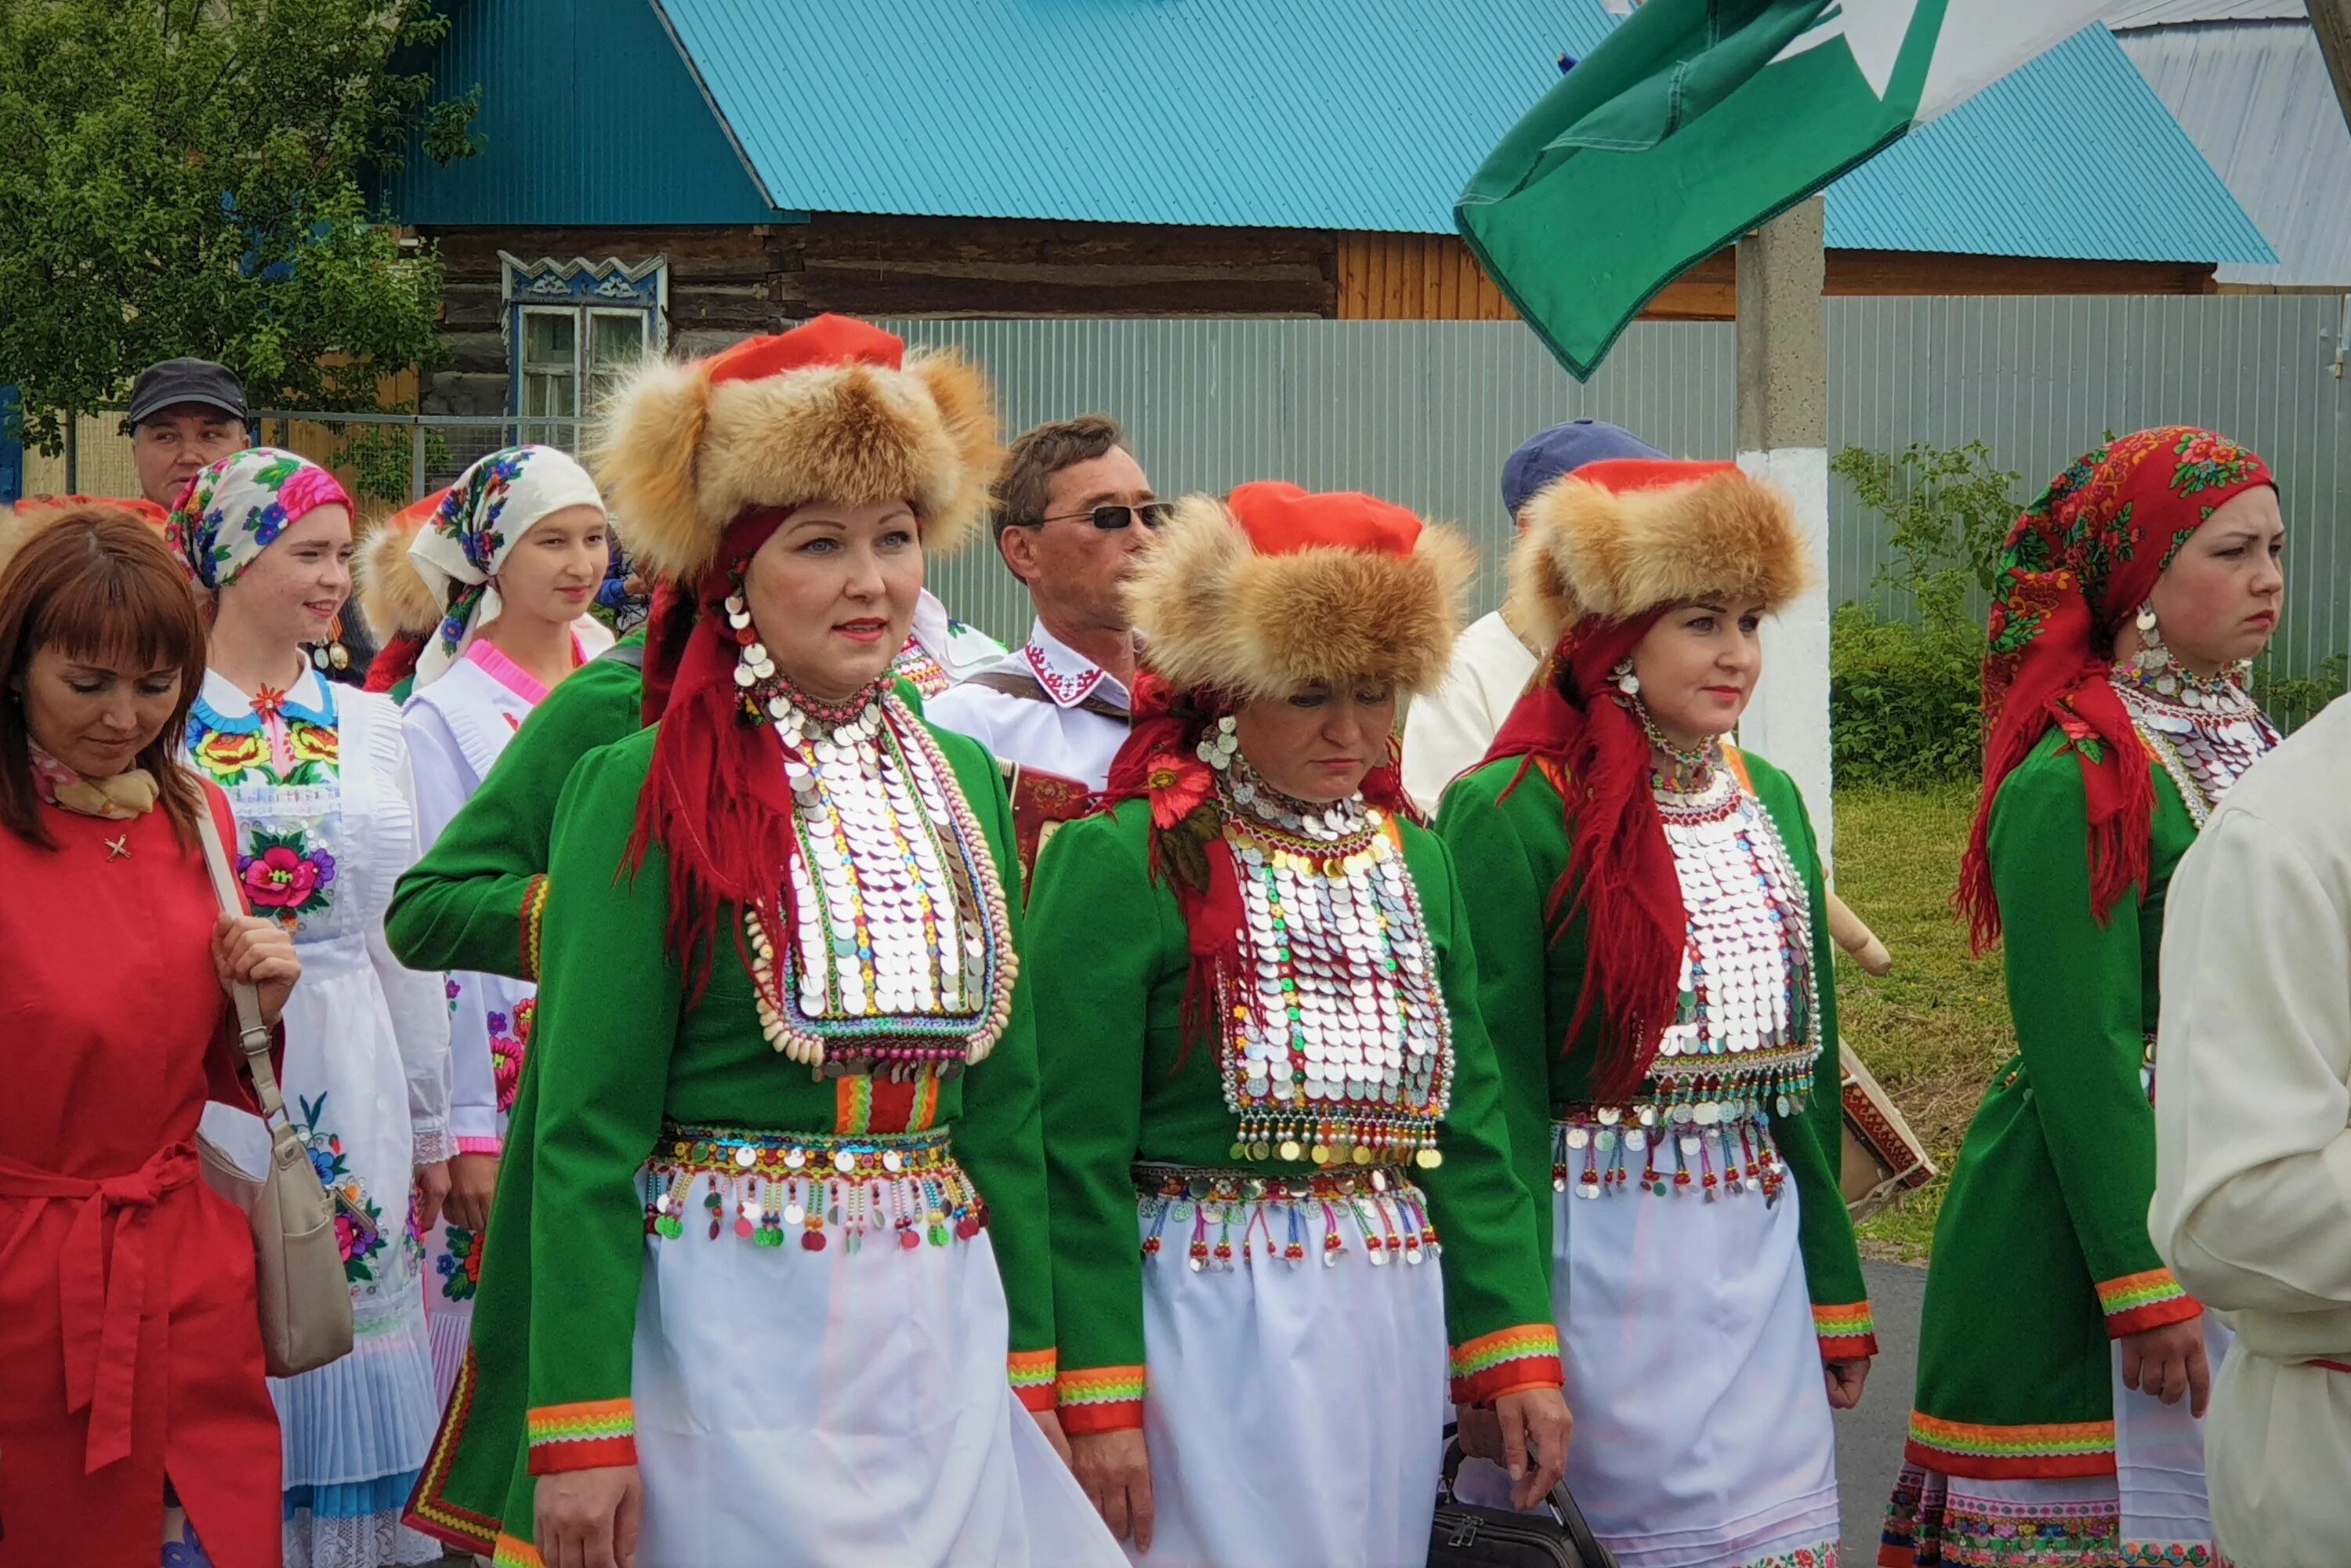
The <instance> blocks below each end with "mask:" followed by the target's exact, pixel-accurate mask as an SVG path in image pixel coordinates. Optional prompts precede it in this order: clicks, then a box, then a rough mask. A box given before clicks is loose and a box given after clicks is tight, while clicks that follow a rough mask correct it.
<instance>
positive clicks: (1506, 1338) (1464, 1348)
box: [1453, 1323, 1563, 1405]
mask: <svg viewBox="0 0 2351 1568" xmlns="http://www.w3.org/2000/svg"><path fill="white" fill-rule="evenodd" d="M1562 1381H1563V1380H1562V1377H1561V1376H1560V1370H1559V1330H1558V1329H1557V1328H1555V1327H1553V1326H1552V1324H1550V1323H1522V1324H1520V1325H1519V1326H1518V1327H1516V1328H1507V1329H1503V1330H1502V1331H1500V1332H1499V1333H1489V1334H1480V1335H1479V1336H1478V1337H1477V1338H1476V1339H1473V1340H1465V1341H1463V1342H1462V1343H1459V1344H1457V1345H1455V1346H1454V1347H1453V1402H1454V1403H1455V1404H1456V1405H1474V1404H1478V1403H1480V1402H1482V1401H1485V1400H1489V1399H1499V1398H1500V1397H1501V1396H1503V1395H1505V1394H1515V1393H1517V1392H1519V1391H1520V1389H1523V1388H1557V1387H1559V1386H1560V1385H1561V1384H1562Z"/></svg>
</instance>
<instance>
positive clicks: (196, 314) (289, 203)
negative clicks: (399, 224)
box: [0, 0, 479, 451]
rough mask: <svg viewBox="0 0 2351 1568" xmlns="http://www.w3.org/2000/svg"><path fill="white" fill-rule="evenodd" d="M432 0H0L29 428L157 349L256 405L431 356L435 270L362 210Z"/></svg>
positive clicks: (462, 120)
mask: <svg viewBox="0 0 2351 1568" xmlns="http://www.w3.org/2000/svg"><path fill="white" fill-rule="evenodd" d="M448 25H449V24H448V20H447V18H446V17H445V16H442V15H441V14H440V13H439V12H438V11H437V10H436V9H435V8H434V0H0V301H5V306H0V381H14V382H19V383H20V384H21V385H22V387H23V394H24V395H23V409H24V419H25V423H26V436H27V438H28V439H30V440H31V441H33V442H34V443H35V444H38V445H41V446H43V447H45V448H47V450H50V451H55V450H56V449H57V446H58V444H59V443H60V441H61V439H62V431H63V426H62V423H61V421H60V418H59V416H60V415H61V414H65V413H79V412H84V411H87V410H89V409H93V408H97V407H101V406H104V405H105V404H108V403H110V402H117V401H119V400H120V399H121V398H122V397H123V396H124V395H125V393H126V392H127V390H128V386H129V382H130V380H131V377H132V376H133V375H135V374H136V373H137V372H138V371H139V370H140V369H141V367H142V366H144V365H147V364H149V363H152V361H156V360H161V359H167V358H170V357H172V356H173V355H177V354H196V355H201V356H203V357H204V358H208V359H214V360H218V361H222V362H223V363H225V364H226V365H228V366H230V367H231V368H232V369H234V370H235V371H237V372H238V373H240V374H241V375H243V376H244V377H245V380H246V389H247V392H248V394H249V395H250V396H251V398H252V400H253V402H255V404H256V406H266V405H271V404H276V405H279V406H295V407H303V408H322V409H337V408H343V409H358V408H371V407H373V406H375V402H376V397H377V392H378V388H379V386H380V384H381V381H382V379H383V378H384V377H385V376H387V375H390V374H392V373H394V372H397V371H401V370H404V369H406V368H408V367H409V366H412V365H429V364H430V363H431V362H432V361H434V356H435V352H436V341H435V338H434V321H435V319H436V317H437V315H438V313H439V305H440V289H441V270H440V264H439V262H438V260H437V259H436V258H435V257H434V256H433V255H432V253H431V252H430V251H429V250H428V249H426V248H424V247H422V246H416V245H415V244H413V242H403V241H402V239H401V238H400V236H399V235H398V233H397V231H396V230H394V229H393V228H392V227H391V226H389V225H388V224H386V223H381V222H378V221H376V219H375V217H374V216H373V215H372V214H371V213H370V211H369V209H368V203H367V199H366V196H365V195H364V193H363V182H364V181H365V180H367V179H368V178H370V177H371V176H372V175H373V174H375V173H377V172H381V171H385V170H389V169H393V168H396V167H398V166H399V163H400V162H401V157H402V148H403V147H404V146H406V145H407V144H408V141H409V138H410V137H411V136H412V135H416V136H418V137H419V138H420V140H421V144H422V146H423V151H424V152H425V153H426V155H428V156H430V157H433V158H434V159H435V160H436V161H439V162H447V161H448V160H450V159H451V158H454V157H460V156H465V155H466V154H468V153H470V152H472V151H473V148H472V144H471V141H470V132H469V125H470V122H471V120H472V117H473V113H474V110H475V107H476V105H477V104H478V101H479V89H475V90H474V91H473V92H471V93H469V94H467V95H466V96H465V97H463V98H461V99H455V100H451V101H444V102H440V103H432V102H429V101H428V100H429V99H430V98H431V96H432V78H431V77H430V76H429V75H428V74H426V73H425V71H424V70H423V68H422V65H423V60H424V59H425V58H426V57H428V56H429V53H430V51H431V48H432V47H433V46H434V44H436V43H437V42H438V41H439V40H440V39H441V38H442V37H444V36H445V34H446V32H447V28H448Z"/></svg>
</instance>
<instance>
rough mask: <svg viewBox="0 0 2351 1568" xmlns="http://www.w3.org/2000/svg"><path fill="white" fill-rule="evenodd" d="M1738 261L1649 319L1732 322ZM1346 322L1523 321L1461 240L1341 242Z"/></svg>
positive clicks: (1652, 304)
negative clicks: (1732, 268) (1732, 267)
mask: <svg viewBox="0 0 2351 1568" xmlns="http://www.w3.org/2000/svg"><path fill="white" fill-rule="evenodd" d="M1735 293H1736V290H1735V289H1734V287H1733V286H1732V272H1731V265H1730V253H1729V251H1724V252H1722V253H1720V254H1719V255H1717V256H1708V258H1707V259H1706V260H1704V261H1702V262H1700V263H1698V265H1697V266H1696V267H1692V268H1691V269H1690V270H1689V271H1688V272H1687V273H1685V274H1683V275H1682V276H1681V277H1678V278H1677V279H1675V280H1674V281H1673V282H1672V283H1670V284H1668V285H1667V286H1666V287H1665V289H1664V290H1663V291H1662V292H1661V293H1659V294H1658V296H1657V297H1656V298H1655V299H1652V300H1651V301H1649V306H1648V308H1647V309H1646V310H1644V311H1643V312H1642V315H1644V316H1645V317H1647V318H1648V319H1652V320H1659V321H1727V320H1729V319H1730V318H1731V316H1732V314H1733V308H1734V306H1735V304H1736V299H1735ZM1338 313H1339V319H1341V320H1343V321H1432V320H1435V321H1515V320H1517V319H1518V312H1517V311H1516V310H1513V309H1512V308H1510V301H1509V300H1508V299H1505V298H1503V297H1502V291H1501V290H1500V289H1499V288H1498V287H1495V286H1494V280H1493V279H1492V278H1490V277H1487V276H1486V273H1485V270H1484V269H1483V268H1482V267H1479V265H1478V261H1477V258H1476V257H1475V256H1471V255H1470V254H1469V247H1468V246H1467V245H1464V244H1463V243H1462V242H1461V240H1460V238H1459V237H1458V235H1395V234H1343V235H1340V236H1339V312H1338Z"/></svg>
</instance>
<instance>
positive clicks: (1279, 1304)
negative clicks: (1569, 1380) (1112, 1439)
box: [1127, 1198, 1448, 1568]
mask: <svg viewBox="0 0 2351 1568" xmlns="http://www.w3.org/2000/svg"><path fill="white" fill-rule="evenodd" d="M1262 1207H1263V1209H1264V1210H1265V1214H1264V1224H1263V1226H1262V1227H1261V1234H1263V1235H1265V1236H1266V1237H1269V1238H1283V1237H1287V1236H1288V1235H1289V1234H1290V1213H1289V1210H1290V1205H1288V1204H1283V1203H1267V1204H1265V1205H1263V1206H1262ZM1310 1207H1311V1208H1312V1209H1313V1212H1312V1213H1311V1218H1304V1219H1302V1220H1301V1225H1302V1228H1303V1232H1304V1234H1305V1235H1306V1237H1307V1242H1306V1246H1305V1251H1306V1257H1305V1259H1304V1260H1302V1261H1301V1262H1298V1263H1290V1262H1288V1261H1284V1260H1282V1259H1281V1258H1280V1256H1279V1255H1278V1252H1277V1251H1276V1250H1275V1249H1271V1248H1257V1247H1252V1248H1250V1249H1249V1250H1248V1251H1247V1252H1246V1254H1245V1255H1243V1256H1240V1257H1238V1258H1235V1259H1233V1260H1228V1261H1229V1266H1213V1267H1209V1268H1206V1269H1202V1270H1193V1269H1191V1268H1190V1267H1189V1266H1188V1265H1189V1260H1188V1259H1187V1257H1186V1249H1185V1248H1184V1247H1183V1246H1182V1245H1180V1244H1179V1240H1178V1239H1177V1237H1178V1232H1179V1230H1180V1229H1182V1228H1186V1227H1187V1226H1188V1223H1189V1219H1188V1217H1187V1216H1182V1215H1173V1216H1170V1217H1169V1218H1172V1219H1174V1220H1175V1223H1174V1224H1165V1223H1163V1221H1162V1218H1161V1216H1160V1210H1159V1207H1156V1206H1155V1203H1154V1200H1151V1199H1148V1198H1146V1199H1145V1200H1144V1207H1143V1210H1142V1215H1141V1227H1142V1233H1143V1235H1144V1237H1145V1238H1146V1239H1147V1238H1149V1237H1150V1236H1151V1235H1152V1234H1153V1233H1154V1232H1155V1230H1157V1231H1158V1232H1159V1233H1160V1234H1161V1235H1162V1237H1163V1239H1165V1249H1163V1250H1162V1251H1160V1252H1158V1253H1155V1254H1153V1255H1150V1256H1148V1257H1146V1259H1145V1261H1144V1270H1143V1322H1144V1362H1145V1366H1146V1382H1145V1390H1144V1406H1143V1409H1144V1440H1145V1442H1146V1443H1147V1444H1148V1446H1149V1448H1150V1451H1151V1493H1152V1500H1153V1505H1154V1507H1155V1511H1156V1512H1157V1528H1156V1531H1155V1535H1154V1539H1153V1542H1152V1546H1151V1550H1150V1551H1149V1552H1147V1553H1140V1554H1138V1553H1137V1552H1134V1548H1133V1545H1132V1543H1128V1551H1127V1555H1128V1556H1129V1558H1131V1559H1132V1560H1133V1561H1134V1562H1135V1563H1141V1564H1144V1568H1314V1565H1321V1564H1346V1565H1347V1568H1421V1565H1422V1564H1424V1563H1426V1562H1427V1561H1428V1529H1429V1521H1430V1519H1431V1518H1432V1517H1433V1516H1434V1514H1435V1512H1436V1499H1437V1472H1438V1469H1439V1467H1440V1464H1441V1461H1442V1459H1443V1455H1444V1423H1445V1420H1446V1416H1447V1409H1448V1406H1447V1343H1446V1335H1445V1287H1444V1283H1443V1281H1442V1280H1441V1279H1440V1278H1439V1274H1438V1268H1437V1260H1436V1259H1435V1257H1434V1256H1428V1257H1427V1259H1426V1261H1413V1262H1406V1261H1405V1259H1404V1258H1400V1257H1394V1256H1392V1255H1389V1254H1386V1253H1382V1254H1379V1256H1380V1257H1381V1261H1380V1262H1379V1263H1378V1264H1376V1265H1375V1264H1374V1262H1373V1261H1372V1258H1373V1256H1374V1254H1373V1253H1372V1251H1371V1250H1370V1249H1367V1248H1366V1247H1365V1246H1364V1241H1363V1237H1362V1235H1361V1234H1360V1233H1359V1232H1358V1231H1357V1230H1356V1228H1355V1225H1354V1221H1353V1219H1351V1218H1350V1219H1341V1220H1339V1221H1338V1222H1337V1223H1338V1225H1339V1227H1340V1235H1341V1238H1342V1240H1343V1247H1342V1248H1341V1249H1335V1250H1326V1249H1325V1246H1324V1242H1325V1239H1326V1235H1325V1231H1326V1225H1325V1218H1324V1216H1323V1214H1322V1211H1321V1206H1319V1205H1316V1206H1310ZM1233 1229H1234V1232H1235V1234H1239V1233H1240V1232H1241V1230H1242V1226H1241V1224H1240V1223H1239V1222H1238V1221H1237V1222H1236V1224H1235V1225H1234V1227H1233ZM1235 1250H1236V1251H1237V1252H1239V1251H1241V1250H1242V1249H1239V1248H1236V1249H1235ZM1431 1250H1432V1251H1433V1249H1431ZM1410 1256H1411V1257H1412V1258H1414V1259H1416V1260H1418V1259H1420V1258H1421V1257H1422V1256H1423V1253H1422V1251H1421V1250H1420V1249H1415V1250H1414V1252H1413V1253H1411V1254H1410Z"/></svg>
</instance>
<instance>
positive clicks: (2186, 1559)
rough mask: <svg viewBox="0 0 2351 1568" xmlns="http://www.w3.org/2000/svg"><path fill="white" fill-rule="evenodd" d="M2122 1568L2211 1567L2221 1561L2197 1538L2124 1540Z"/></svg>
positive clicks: (2215, 1552) (2216, 1554)
mask: <svg viewBox="0 0 2351 1568" xmlns="http://www.w3.org/2000/svg"><path fill="white" fill-rule="evenodd" d="M2122 1552H2123V1554H2122V1557H2121V1559H2120V1561H2121V1563H2122V1568H2213V1565H2214V1564H2216V1563H2220V1562H2222V1561H2223V1559H2222V1558H2221V1556H2220V1552H2217V1551H2215V1550H2213V1548H2211V1547H2210V1546H2209V1545H2207V1544H2206V1543H2205V1542H2201V1541H2126V1542H2123V1546H2122Z"/></svg>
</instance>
